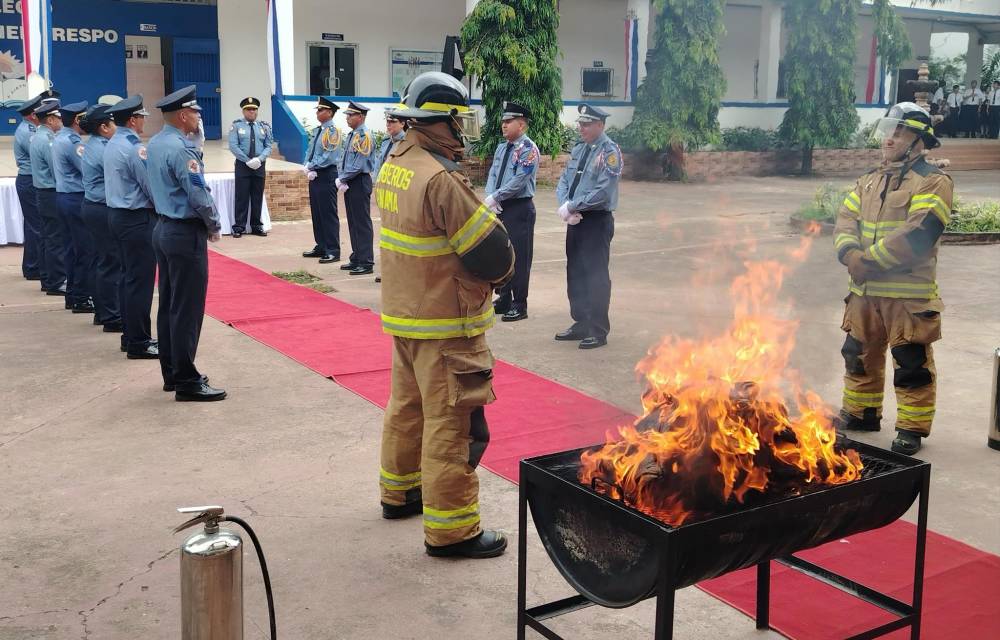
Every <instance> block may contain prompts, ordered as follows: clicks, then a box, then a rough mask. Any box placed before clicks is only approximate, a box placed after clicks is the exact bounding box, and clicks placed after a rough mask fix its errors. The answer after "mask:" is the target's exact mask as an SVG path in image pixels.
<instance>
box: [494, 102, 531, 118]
mask: <svg viewBox="0 0 1000 640" xmlns="http://www.w3.org/2000/svg"><path fill="white" fill-rule="evenodd" d="M511 118H527V119H529V120H530V119H531V111H530V110H529V109H528V108H527V107H524V106H521V105H519V104H517V103H516V102H510V101H509V100H505V101H504V103H503V113H502V114H501V115H500V119H501V120H510V119H511Z"/></svg>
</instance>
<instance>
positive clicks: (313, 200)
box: [309, 167, 340, 258]
mask: <svg viewBox="0 0 1000 640" xmlns="http://www.w3.org/2000/svg"><path fill="white" fill-rule="evenodd" d="M336 180H337V169H336V167H327V168H326V169H317V170H316V177H315V178H314V179H313V180H310V181H309V212H310V213H311V214H312V227H313V239H314V240H316V248H317V249H319V250H320V251H322V252H323V253H324V254H326V255H328V256H337V257H338V258H339V257H340V219H339V218H338V217H337V185H336V184H334V182H335V181H336Z"/></svg>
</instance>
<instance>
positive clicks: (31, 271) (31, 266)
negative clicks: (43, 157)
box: [14, 90, 59, 280]
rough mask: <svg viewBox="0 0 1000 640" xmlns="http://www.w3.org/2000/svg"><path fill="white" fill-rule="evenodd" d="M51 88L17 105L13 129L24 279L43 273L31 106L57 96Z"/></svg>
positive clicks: (35, 118) (35, 120)
mask: <svg viewBox="0 0 1000 640" xmlns="http://www.w3.org/2000/svg"><path fill="white" fill-rule="evenodd" d="M58 95H59V94H58V93H57V92H55V91H51V90H49V91H45V92H43V93H40V94H38V95H37V96H35V97H34V98H31V99H30V100H26V101H25V102H23V103H21V106H20V107H18V109H17V112H18V113H20V114H21V122H20V124H18V125H17V129H16V130H15V131H14V160H15V161H16V162H17V178H16V179H15V180H14V187H15V189H16V190H17V200H18V202H20V203H21V215H22V216H23V217H24V253H23V255H22V256H21V275H23V276H24V277H25V278H27V279H28V280H42V279H43V277H42V276H43V274H44V273H45V245H44V244H43V243H42V219H41V217H39V215H38V202H37V199H38V196H37V195H36V194H35V185H34V184H32V181H31V137H32V136H34V135H35V130H36V129H37V128H38V116H36V115H35V109H37V108H38V106H39V105H41V104H42V100H43V99H44V98H55V97H58Z"/></svg>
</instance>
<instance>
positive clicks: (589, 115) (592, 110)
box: [576, 103, 611, 122]
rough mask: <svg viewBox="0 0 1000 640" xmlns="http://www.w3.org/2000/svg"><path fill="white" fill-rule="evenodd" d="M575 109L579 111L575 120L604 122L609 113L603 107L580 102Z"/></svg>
mask: <svg viewBox="0 0 1000 640" xmlns="http://www.w3.org/2000/svg"><path fill="white" fill-rule="evenodd" d="M576 110H577V111H579V112H580V116H579V117H578V118H577V119H576V121H577V122H604V121H605V120H607V119H608V117H609V116H610V115H611V114H610V113H608V112H607V111H605V110H604V109H600V108H598V107H595V106H593V105H590V104H587V103H584V104H581V105H580V106H579V107H577V108H576Z"/></svg>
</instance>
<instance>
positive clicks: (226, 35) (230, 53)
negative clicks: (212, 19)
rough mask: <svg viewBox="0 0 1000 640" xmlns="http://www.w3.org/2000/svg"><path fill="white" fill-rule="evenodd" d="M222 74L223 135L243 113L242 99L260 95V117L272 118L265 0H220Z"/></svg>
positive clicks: (220, 64)
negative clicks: (260, 0) (256, 0)
mask: <svg viewBox="0 0 1000 640" xmlns="http://www.w3.org/2000/svg"><path fill="white" fill-rule="evenodd" d="M218 2H219V4H218V12H219V52H220V56H219V57H220V61H219V66H220V71H221V77H222V135H223V137H225V136H226V135H227V133H228V132H229V126H228V125H229V123H230V122H232V121H233V120H235V119H237V118H239V117H242V111H241V110H240V101H241V100H242V99H243V98H246V97H248V96H253V97H255V98H259V99H260V102H261V106H260V115H259V116H258V117H259V118H260V119H261V120H267V121H269V122H270V121H271V82H270V80H269V79H268V72H267V47H266V46H265V45H266V42H267V14H266V12H265V10H264V3H263V2H247V1H246V0H218Z"/></svg>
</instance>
